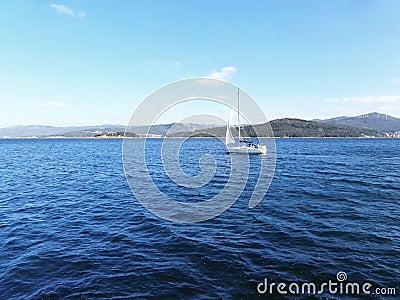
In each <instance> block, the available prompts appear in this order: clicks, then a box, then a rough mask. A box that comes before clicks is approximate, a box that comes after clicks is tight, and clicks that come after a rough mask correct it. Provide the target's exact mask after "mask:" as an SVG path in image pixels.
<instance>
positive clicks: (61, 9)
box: [50, 3, 86, 18]
mask: <svg viewBox="0 0 400 300" xmlns="http://www.w3.org/2000/svg"><path fill="white" fill-rule="evenodd" d="M50 7H51V8H54V9H55V10H56V12H57V13H59V14H61V15H67V16H70V17H75V16H77V17H81V18H83V17H85V16H86V13H84V12H83V11H79V12H77V13H75V12H74V11H73V10H72V9H71V8H69V7H68V6H66V5H63V4H54V3H52V4H51V5H50Z"/></svg>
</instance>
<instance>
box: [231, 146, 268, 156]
mask: <svg viewBox="0 0 400 300" xmlns="http://www.w3.org/2000/svg"><path fill="white" fill-rule="evenodd" d="M228 153H236V154H266V153H267V147H266V146H265V145H257V146H256V147H249V146H237V147H230V148H228Z"/></svg>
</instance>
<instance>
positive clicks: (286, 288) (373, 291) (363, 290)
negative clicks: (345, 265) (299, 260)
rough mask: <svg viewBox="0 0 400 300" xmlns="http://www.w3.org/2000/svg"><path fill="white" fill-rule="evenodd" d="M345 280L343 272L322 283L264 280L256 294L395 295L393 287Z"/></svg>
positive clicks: (259, 284) (345, 276)
mask: <svg viewBox="0 0 400 300" xmlns="http://www.w3.org/2000/svg"><path fill="white" fill-rule="evenodd" d="M347 279H348V278H347V273H345V272H338V273H337V274H336V279H334V280H332V279H330V280H328V281H327V282H322V283H315V282H302V283H298V282H273V281H269V280H268V278H264V281H262V282H260V283H258V284H257V292H258V293H259V294H262V295H321V294H332V295H350V296H352V295H353V296H354V295H386V296H395V295H396V288H394V287H374V286H373V284H372V283H370V282H362V283H360V282H351V281H348V280H347Z"/></svg>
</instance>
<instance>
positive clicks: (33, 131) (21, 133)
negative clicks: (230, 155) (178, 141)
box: [0, 123, 215, 138]
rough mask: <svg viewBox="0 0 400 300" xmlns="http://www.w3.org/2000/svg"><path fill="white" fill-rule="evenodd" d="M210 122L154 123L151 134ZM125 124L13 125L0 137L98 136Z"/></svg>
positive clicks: (143, 129) (141, 129)
mask: <svg viewBox="0 0 400 300" xmlns="http://www.w3.org/2000/svg"><path fill="white" fill-rule="evenodd" d="M214 126H215V125H210V124H194V123H172V124H160V125H153V126H152V127H151V129H150V132H149V133H150V134H153V135H155V136H165V135H166V134H167V133H168V134H169V135H172V134H175V133H177V132H193V131H196V130H201V129H206V128H210V127H214ZM147 130H148V126H133V127H129V128H128V131H129V132H132V133H134V134H135V135H138V136H140V135H145V134H146V133H147ZM124 131H125V126H123V125H110V124H104V125H95V126H69V127H55V126H42V125H28V126H11V127H6V128H0V138H2V137H3V138H4V137H11V138H13V137H57V136H60V137H96V136H107V135H108V136H115V133H123V132H124Z"/></svg>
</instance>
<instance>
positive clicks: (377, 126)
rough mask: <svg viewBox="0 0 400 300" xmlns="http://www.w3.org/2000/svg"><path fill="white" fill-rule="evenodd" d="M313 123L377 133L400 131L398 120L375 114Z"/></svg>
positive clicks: (399, 120)
mask: <svg viewBox="0 0 400 300" xmlns="http://www.w3.org/2000/svg"><path fill="white" fill-rule="evenodd" d="M314 121H320V122H324V123H330V124H343V125H349V126H354V127H360V128H367V129H371V130H376V131H378V132H387V133H394V132H398V131H400V119H398V118H395V117H392V116H389V115H386V114H380V113H377V112H373V113H369V114H366V115H361V116H356V117H337V118H333V119H327V120H314Z"/></svg>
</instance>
